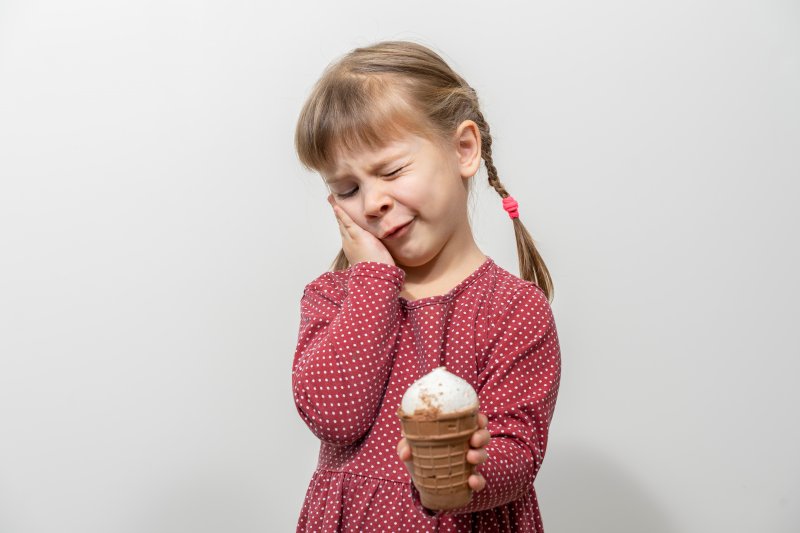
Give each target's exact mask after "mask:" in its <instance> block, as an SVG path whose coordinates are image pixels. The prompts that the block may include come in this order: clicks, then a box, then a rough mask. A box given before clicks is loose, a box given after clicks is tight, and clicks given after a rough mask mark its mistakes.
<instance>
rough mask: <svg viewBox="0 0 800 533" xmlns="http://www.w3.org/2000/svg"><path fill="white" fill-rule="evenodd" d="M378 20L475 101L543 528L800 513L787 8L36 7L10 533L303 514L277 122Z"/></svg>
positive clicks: (1, 365) (308, 267)
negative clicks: (520, 346) (525, 358)
mask: <svg viewBox="0 0 800 533" xmlns="http://www.w3.org/2000/svg"><path fill="white" fill-rule="evenodd" d="M384 39H409V40H414V41H416V42H420V43H422V44H425V45H428V46H430V47H432V48H433V49H434V50H435V51H437V52H439V53H440V54H442V55H443V57H444V58H445V59H446V60H447V61H448V62H449V63H450V64H451V66H453V68H455V69H456V70H457V71H458V72H459V73H461V75H462V76H464V77H465V78H466V79H467V81H468V82H469V83H470V84H471V85H472V86H473V87H474V88H475V89H476V90H477V92H478V95H479V97H480V99H481V102H482V105H483V110H484V114H485V116H486V118H487V120H488V122H489V124H490V126H491V131H492V133H493V139H494V144H493V153H494V161H495V163H496V165H497V168H498V171H499V174H500V177H501V180H502V181H503V183H504V184H505V186H506V187H507V189H508V191H509V192H510V194H512V195H513V196H514V197H515V198H516V199H517V200H518V201H519V204H520V215H521V217H522V219H523V221H524V222H525V224H526V225H527V227H528V229H529V230H530V232H531V233H532V235H533V237H534V239H535V240H536V242H537V244H538V247H539V250H540V252H541V253H542V255H543V257H544V259H545V261H546V263H547V265H548V267H549V269H550V271H551V273H552V275H553V279H554V283H555V300H554V301H553V304H552V306H553V311H554V314H555V317H556V322H557V326H558V330H559V337H560V342H561V350H562V363H563V369H562V382H561V389H560V394H559V397H558V403H557V406H556V411H555V417H554V419H553V423H552V426H551V431H550V441H549V447H548V450H547V455H546V458H545V462H544V465H543V467H542V470H541V471H540V473H539V475H538V478H537V480H536V487H537V492H538V495H539V500H540V504H541V510H542V516H543V520H544V524H545V529H546V530H547V532H548V533H572V532H588V531H592V532H601V533H620V532H631V533H641V532H648V533H708V532H721V531H725V532H727V533H734V532H735V533H749V532H754V531H758V532H774V533H796V532H797V531H800V480H799V477H800V458H798V454H797V450H798V449H800V414H798V408H797V406H798V405H800V392H798V386H797V383H798V373H800V349H798V339H797V331H798V326H797V322H798V318H800V316H799V315H800V313H798V307H799V306H798V299H799V298H800V290H798V287H799V282H798V269H800V254H799V253H798V237H797V235H798V230H800V216H799V215H798V207H797V206H798V200H800V198H799V197H798V196H800V195H798V191H799V189H800V187H798V178H800V158H799V157H798V152H799V151H800V98H798V96H799V95H800V6H799V5H798V2H796V1H795V2H790V1H764V0H760V1H756V0H753V1H737V0H734V1H720V0H717V1H687V0H678V1H671V2H666V1H652V2H634V1H618V0H616V1H604V2H592V1H587V0H584V1H569V2H547V3H545V2H524V3H523V2H516V3H499V2H497V3H490V2H485V1H483V2H475V1H463V0H462V1H458V2H454V1H442V2H417V1H408V2H400V3H397V2H374V1H369V2H368V1H349V2H318V3H309V2H269V3H268V2H241V1H225V2H223V1H206V2H189V1H183V2H181V1H174V0H167V1H158V2H103V1H97V0H96V1H87V0H73V1H71V2H57V1H53V0H49V1H25V2H23V1H3V2H0V178H1V179H2V181H0V532H2V533H72V532H74V533H174V532H191V533H256V532H263V531H293V530H294V527H295V523H296V520H297V516H298V513H299V511H300V507H301V505H302V502H303V497H304V494H305V490H306V487H307V485H308V482H309V479H310V477H311V474H312V472H313V470H314V467H315V464H316V453H317V448H318V441H316V440H315V438H314V436H313V434H312V433H311V432H310V431H309V430H308V428H307V427H305V425H304V424H303V422H302V420H301V419H300V417H299V415H298V414H297V412H296V410H295V406H294V403H293V399H292V394H291V364H292V357H293V353H294V348H295V343H296V337H297V328H298V325H299V318H300V316H299V311H300V308H299V302H300V297H301V295H302V291H303V288H304V286H305V284H306V283H308V282H309V281H311V280H312V279H314V278H315V277H317V276H318V275H320V274H321V273H323V272H325V271H326V270H327V268H328V266H329V264H330V262H331V260H332V259H333V257H334V256H335V254H336V252H337V251H338V250H339V247H340V240H339V233H338V229H337V226H336V222H335V219H334V217H333V214H332V212H331V209H330V206H329V205H328V204H327V202H326V201H325V196H326V190H325V188H324V186H323V184H322V181H321V178H320V177H319V176H318V175H316V174H311V173H308V172H306V171H304V170H303V169H302V167H301V166H300V164H299V162H298V161H297V159H296V156H295V153H294V150H293V134H294V127H295V121H296V119H297V115H298V112H299V110H300V107H301V106H302V104H303V101H304V100H305V98H306V96H307V94H308V92H309V90H310V88H311V86H312V84H313V83H314V82H315V81H316V79H317V78H318V76H319V75H320V74H321V72H322V70H323V68H324V67H325V66H326V65H327V64H328V63H329V62H331V61H333V60H334V59H336V58H337V57H339V56H341V55H342V54H344V53H346V52H347V51H349V50H350V49H352V48H354V47H356V46H361V45H367V44H371V43H373V42H375V41H379V40H384ZM476 179H477V180H478V183H477V187H476V192H477V195H476V197H475V200H474V202H472V204H471V209H472V222H473V227H474V231H475V234H476V239H477V241H478V244H479V246H480V247H481V249H482V250H483V251H484V252H485V253H486V254H487V255H489V256H490V257H492V258H493V259H494V260H495V261H496V262H497V263H498V264H500V265H501V266H503V267H504V268H506V269H508V270H510V271H511V272H513V273H514V274H518V269H517V256H516V249H515V244H514V237H513V231H512V226H511V222H510V220H509V219H508V216H507V214H506V213H505V211H503V209H502V206H501V202H500V197H499V196H498V195H497V194H496V193H495V192H494V191H493V190H492V189H490V188H489V186H488V184H487V182H486V173H485V169H484V168H483V167H482V168H481V171H480V172H479V174H478V176H477V177H476Z"/></svg>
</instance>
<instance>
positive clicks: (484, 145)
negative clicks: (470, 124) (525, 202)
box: [474, 106, 553, 301]
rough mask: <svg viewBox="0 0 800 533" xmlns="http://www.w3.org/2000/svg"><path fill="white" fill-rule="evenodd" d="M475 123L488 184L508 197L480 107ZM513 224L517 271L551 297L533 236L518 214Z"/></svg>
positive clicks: (487, 124) (550, 289) (546, 271)
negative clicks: (495, 161)
mask: <svg viewBox="0 0 800 533" xmlns="http://www.w3.org/2000/svg"><path fill="white" fill-rule="evenodd" d="M474 116H475V123H476V124H477V125H478V129H479V130H480V132H481V157H482V158H483V161H484V163H485V164H486V173H487V175H488V178H489V185H491V186H492V188H493V189H494V190H495V191H496V192H497V194H499V195H500V198H508V197H510V195H509V194H508V191H506V188H505V187H504V186H503V184H502V183H501V182H500V178H499V177H498V175H497V168H496V167H495V166H494V161H493V160H492V135H491V133H490V130H489V123H488V122H486V119H485V118H484V116H483V113H481V111H480V109H478V108H477V106H476V108H475V110H474ZM511 220H512V222H513V224H514V235H515V237H516V240H517V256H518V258H519V273H520V277H521V278H522V279H524V280H527V281H531V282H533V283H535V284H536V285H537V286H538V287H539V288H541V289H542V291H543V292H544V294H545V296H547V298H548V300H550V301H552V299H553V282H552V278H551V277H550V272H549V271H548V270H547V267H546V266H545V264H544V260H543V259H542V257H541V255H539V252H538V250H536V246H535V244H534V240H533V237H531V235H530V233H528V230H527V228H526V227H525V225H524V224H523V223H522V221H521V220H520V219H519V216H516V218H512V219H511Z"/></svg>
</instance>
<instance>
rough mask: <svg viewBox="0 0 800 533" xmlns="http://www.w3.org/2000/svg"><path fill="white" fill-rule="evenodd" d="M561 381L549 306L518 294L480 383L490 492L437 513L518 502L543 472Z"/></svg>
mask: <svg viewBox="0 0 800 533" xmlns="http://www.w3.org/2000/svg"><path fill="white" fill-rule="evenodd" d="M560 379H561V351H560V347H559V342H558V333H557V331H556V325H555V320H554V319H553V314H552V310H551V308H550V304H549V302H548V301H547V298H546V297H545V295H544V293H543V292H541V290H540V289H539V288H538V287H535V286H533V285H527V286H525V287H523V288H521V289H520V290H518V291H517V292H516V293H515V294H514V296H513V297H512V299H511V302H510V304H509V306H508V307H507V308H506V310H505V311H504V312H503V313H502V314H501V315H500V317H499V320H498V322H497V324H496V326H495V328H494V331H493V332H492V335H491V337H490V345H489V353H488V362H487V364H486V366H485V368H484V369H483V370H482V371H481V372H480V373H479V375H478V385H479V390H478V398H479V401H480V412H482V413H485V414H486V415H487V417H488V419H489V424H488V426H487V429H488V430H489V433H490V435H491V439H490V441H489V444H487V445H486V447H485V450H486V452H487V453H488V456H489V458H488V459H487V461H486V462H485V463H483V464H482V465H480V466H479V467H477V469H476V470H477V471H478V472H480V473H481V475H482V476H483V477H484V478H485V479H486V486H485V488H484V489H483V490H481V491H479V492H474V493H473V495H472V500H471V501H470V503H469V504H468V505H467V506H465V507H461V508H458V509H453V510H448V511H439V512H438V513H434V512H433V511H431V510H427V509H425V508H424V507H422V506H421V503H420V500H419V492H418V491H417V489H416V487H414V484H413V483H412V484H411V492H412V498H413V500H414V503H415V504H416V506H417V507H418V508H420V509H422V510H423V511H424V512H425V513H426V514H428V515H433V514H463V513H472V512H478V511H484V510H487V509H491V508H493V507H497V506H501V505H505V504H508V503H510V502H512V501H514V500H517V499H519V498H520V497H521V496H522V495H523V494H524V493H525V491H527V490H529V488H530V487H531V485H532V483H533V480H534V479H535V477H536V474H537V472H538V471H539V469H540V468H541V466H542V461H543V460H544V454H545V449H546V447H547V436H548V429H549V426H550V421H551V420H552V417H553V410H554V408H555V403H556V397H557V395H558V387H559V383H560Z"/></svg>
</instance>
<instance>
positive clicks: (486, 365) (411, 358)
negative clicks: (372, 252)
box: [292, 257, 561, 532]
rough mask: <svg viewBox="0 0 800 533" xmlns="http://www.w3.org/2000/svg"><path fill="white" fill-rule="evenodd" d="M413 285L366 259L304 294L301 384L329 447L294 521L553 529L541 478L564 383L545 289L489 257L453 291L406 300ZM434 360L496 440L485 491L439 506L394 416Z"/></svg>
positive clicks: (368, 527)
mask: <svg viewBox="0 0 800 533" xmlns="http://www.w3.org/2000/svg"><path fill="white" fill-rule="evenodd" d="M404 281H405V272H404V271H403V270H402V269H401V268H399V267H397V266H395V265H389V264H386V263H379V262H373V261H365V262H361V263H356V264H355V265H352V266H351V267H350V268H348V269H347V270H341V271H337V272H326V273H324V274H322V275H321V276H319V277H318V278H316V279H315V280H313V281H312V282H311V283H309V284H308V285H306V287H305V289H304V291H303V296H302V298H301V300H300V317H301V318H300V328H299V329H300V331H299V334H298V338H297V349H296V351H295V354H294V361H293V364H292V392H293V394H294V400H295V406H296V407H297V411H298V413H299V414H300V416H301V418H302V419H303V421H304V422H305V423H306V425H307V426H308V428H309V429H310V430H311V431H312V432H313V433H314V435H315V436H317V438H319V439H320V449H319V456H318V461H317V468H316V470H315V472H314V474H313V475H312V477H311V481H310V483H309V487H308V490H307V491H306V496H305V500H304V502H303V506H302V509H301V512H300V517H299V519H298V522H297V531H298V532H301V531H318V532H319V531H321V532H330V531H414V532H427V531H440V532H461V531H482V532H483V531H486V532H499V531H514V532H526V531H533V532H543V531H544V529H543V525H542V518H541V515H540V512H539V505H538V502H537V498H536V491H535V489H534V486H533V482H534V479H535V478H536V474H537V473H538V471H539V469H540V468H541V466H542V462H543V460H544V454H545V450H546V448H547V435H548V428H549V426H550V422H551V420H552V417H553V411H554V409H555V404H556V397H557V395H558V387H559V383H560V379H561V351H560V348H559V343H558V333H557V330H556V325H555V320H554V318H553V313H552V310H551V308H550V305H549V302H548V301H547V297H546V296H545V294H544V293H543V292H542V290H541V289H540V288H539V287H537V286H536V285H535V284H534V283H531V282H528V281H525V280H522V279H520V278H519V277H517V276H515V275H513V274H511V273H510V272H508V271H507V270H505V269H503V268H502V267H500V266H499V265H497V264H496V263H495V262H494V261H493V260H492V259H491V258H489V257H487V259H486V261H485V262H484V263H483V264H482V265H481V266H480V267H478V268H477V269H476V270H475V271H474V272H472V273H471V274H470V275H469V276H468V277H467V278H465V279H464V280H462V281H461V282H460V283H459V284H458V285H456V286H455V287H454V288H453V289H451V290H450V291H448V292H447V293H446V294H442V295H435V296H429V297H426V298H421V299H418V300H406V299H405V298H403V297H402V296H399V293H400V291H401V290H402V288H403V283H404ZM437 366H446V367H447V370H448V371H450V372H452V373H454V374H456V375H458V376H460V377H462V378H463V379H465V380H466V381H468V382H469V383H470V384H471V385H472V386H473V387H474V388H475V390H476V391H477V392H478V398H479V400H480V411H481V412H482V413H485V414H486V415H487V417H488V419H489V423H488V430H489V433H490V434H491V436H492V438H491V441H490V443H489V444H488V445H487V446H486V451H487V452H488V454H489V459H488V460H487V461H486V462H485V463H484V464H482V465H480V466H478V467H477V470H478V471H479V472H480V473H481V474H482V475H483V477H484V478H485V479H486V488H485V489H483V490H482V491H480V492H475V493H473V496H472V500H471V501H470V503H469V504H468V505H467V506H465V507H462V508H459V509H454V510H449V511H439V512H434V511H431V510H429V509H426V508H424V507H423V506H422V505H421V503H420V499H419V492H418V491H417V490H416V487H414V484H413V483H412V482H411V477H410V475H409V474H408V471H407V469H406V467H405V465H404V464H403V463H402V461H400V459H399V458H398V457H397V451H396V450H397V442H398V441H399V440H400V438H401V437H402V435H401V429H400V422H399V420H398V419H397V416H396V412H397V408H398V407H399V406H400V401H401V398H402V395H403V393H404V392H405V390H406V389H407V388H408V387H409V386H410V385H411V384H412V383H413V382H414V381H416V380H417V379H419V378H420V377H422V376H423V375H424V374H426V373H428V372H430V371H431V370H433V369H434V368H436V367H437Z"/></svg>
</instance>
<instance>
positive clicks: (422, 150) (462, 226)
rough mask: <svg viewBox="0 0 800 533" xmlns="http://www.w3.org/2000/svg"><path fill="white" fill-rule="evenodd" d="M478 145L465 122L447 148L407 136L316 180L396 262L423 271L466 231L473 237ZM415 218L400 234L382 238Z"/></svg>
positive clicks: (338, 164) (339, 162) (347, 159)
mask: <svg viewBox="0 0 800 533" xmlns="http://www.w3.org/2000/svg"><path fill="white" fill-rule="evenodd" d="M465 125H466V126H465ZM479 139H480V137H479V134H478V132H477V127H476V126H475V123H474V122H472V121H465V122H464V123H462V126H460V127H459V129H458V131H457V132H456V134H455V136H454V138H453V140H452V143H451V144H450V145H448V147H447V148H443V147H441V146H440V145H438V144H435V143H433V142H432V141H430V140H428V139H426V138H424V137H420V136H417V135H411V134H409V135H406V136H404V137H402V138H401V139H400V140H398V141H394V142H391V143H390V144H388V145H386V146H385V147H383V148H382V149H379V150H375V151H363V152H359V153H343V154H341V156H340V157H338V158H337V159H336V161H335V163H334V165H335V168H333V169H330V170H329V171H327V172H321V175H322V177H323V179H325V181H326V183H327V185H328V188H329V189H330V191H331V193H332V194H333V197H334V199H335V201H336V203H337V204H338V205H339V206H340V207H341V208H342V209H344V211H345V212H346V213H347V215H348V216H349V217H350V218H351V219H353V221H354V222H355V223H356V224H358V225H359V226H361V227H362V228H364V229H365V230H366V231H368V232H370V233H372V234H373V235H374V236H375V237H377V238H378V239H380V240H381V242H382V243H383V244H384V246H386V248H387V249H388V250H389V252H390V253H391V254H392V257H394V259H395V261H396V262H397V263H399V264H402V265H406V266H420V265H423V264H425V263H427V262H428V261H430V260H431V259H432V258H433V257H434V256H436V255H437V254H439V253H440V252H441V251H442V250H443V248H445V246H461V245H463V244H464V243H466V242H468V241H469V239H467V238H466V234H465V233H464V232H465V231H466V232H469V236H470V239H471V230H470V228H469V222H468V217H467V195H468V190H467V185H468V183H467V179H469V178H470V177H471V176H473V175H474V174H475V173H476V172H477V170H478V166H479V165H480V140H479ZM412 219H413V223H412V224H411V226H409V228H407V230H406V231H404V233H403V234H401V235H399V236H398V237H396V238H386V233H387V232H388V231H389V230H390V229H392V228H394V227H396V226H398V225H401V224H405V223H406V222H409V221H411V220H412ZM450 251H451V252H454V253H458V252H459V250H457V249H455V250H450Z"/></svg>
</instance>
